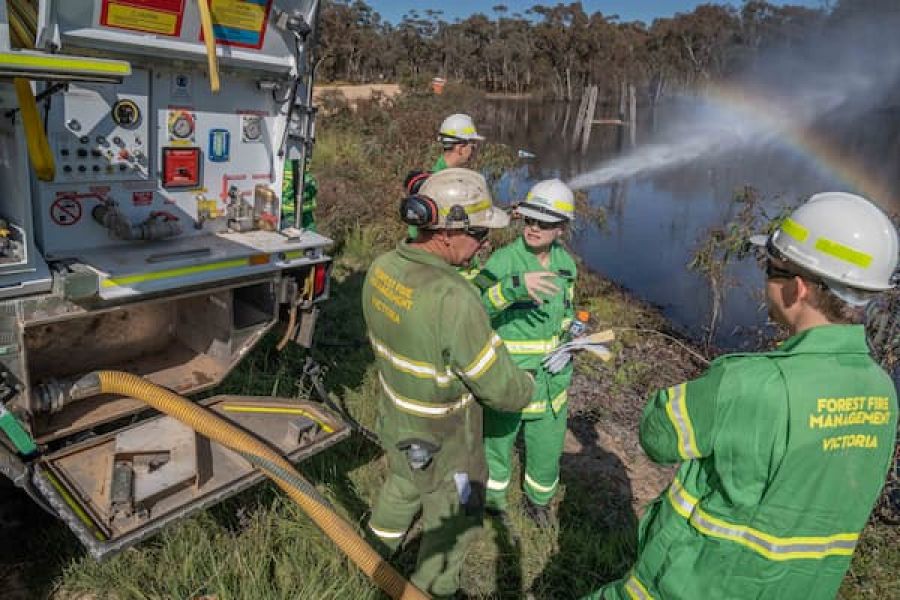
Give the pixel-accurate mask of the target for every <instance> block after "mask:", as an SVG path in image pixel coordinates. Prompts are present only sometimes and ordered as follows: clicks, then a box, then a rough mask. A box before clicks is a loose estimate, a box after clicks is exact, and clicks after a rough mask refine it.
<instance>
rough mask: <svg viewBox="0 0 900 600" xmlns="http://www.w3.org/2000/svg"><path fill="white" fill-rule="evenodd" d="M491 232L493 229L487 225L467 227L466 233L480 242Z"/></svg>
mask: <svg viewBox="0 0 900 600" xmlns="http://www.w3.org/2000/svg"><path fill="white" fill-rule="evenodd" d="M490 232H491V230H490V229H488V228H487V227H466V235H468V236H470V237H472V238H474V239H475V240H477V241H478V242H483V241H484V240H486V239H487V236H488V234H489V233H490Z"/></svg>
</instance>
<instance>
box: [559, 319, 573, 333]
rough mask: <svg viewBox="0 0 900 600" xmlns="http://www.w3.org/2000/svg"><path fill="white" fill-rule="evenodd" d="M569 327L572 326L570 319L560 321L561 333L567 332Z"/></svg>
mask: <svg viewBox="0 0 900 600" xmlns="http://www.w3.org/2000/svg"><path fill="white" fill-rule="evenodd" d="M571 325H572V319H571V318H566V319H563V320H562V323H561V324H560V329H562V330H563V331H568V330H569V327H570V326H571Z"/></svg>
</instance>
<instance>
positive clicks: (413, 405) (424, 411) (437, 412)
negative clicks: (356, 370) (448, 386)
mask: <svg viewBox="0 0 900 600" xmlns="http://www.w3.org/2000/svg"><path fill="white" fill-rule="evenodd" d="M378 379H379V380H380V381H381V387H382V389H384V393H385V394H387V397H388V398H390V400H391V402H393V403H394V406H396V407H397V408H398V409H399V410H402V411H403V412H405V413H408V414H411V415H415V416H417V417H427V418H431V419H433V418H439V417H446V416H447V415H449V414H451V413H453V412H455V411H457V410H459V409H461V408H464V407H465V406H467V405H468V404H470V403H471V402H472V401H473V400H474V399H475V398H474V396H472V394H465V395H464V396H463V397H462V398H460V399H459V400H457V401H456V402H449V403H442V404H438V403H436V402H422V401H420V400H413V399H412V398H407V397H406V396H402V395H400V394H398V393H397V392H396V391H394V390H392V389H391V388H390V386H388V384H387V382H385V380H384V376H383V375H382V374H381V373H379V374H378Z"/></svg>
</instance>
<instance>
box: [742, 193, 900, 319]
mask: <svg viewBox="0 0 900 600" xmlns="http://www.w3.org/2000/svg"><path fill="white" fill-rule="evenodd" d="M750 241H751V242H752V243H753V244H756V245H763V246H766V247H767V248H769V250H770V251H771V250H772V249H774V250H776V251H777V254H780V257H779V258H784V259H785V260H788V261H790V262H792V263H794V264H796V265H799V266H800V267H802V268H803V269H805V270H807V271H809V272H810V273H812V274H814V275H818V276H820V277H821V278H822V280H823V281H824V282H825V284H826V285H828V287H829V288H830V289H831V290H832V291H833V292H834V293H835V294H836V295H837V296H838V297H840V298H842V299H843V300H845V301H847V302H849V303H850V304H855V305H862V304H865V303H866V302H868V300H869V299H871V296H872V292H881V291H885V290H889V289H892V288H893V287H894V281H893V276H894V272H895V271H896V269H897V258H898V254H897V253H898V251H900V241H898V236H897V228H896V227H894V224H893V223H891V220H890V219H889V218H888V216H887V215H885V214H884V213H883V212H882V211H881V210H880V209H879V208H878V207H877V206H875V205H874V204H872V203H871V202H869V201H868V200H866V199H865V198H863V197H861V196H857V195H855V194H848V193H846V192H824V193H821V194H816V195H814V196H812V197H811V198H810V199H809V200H807V201H806V202H805V203H804V204H803V205H801V206H800V207H798V208H797V209H796V210H794V212H793V213H791V215H790V216H789V217H788V218H787V219H785V220H784V222H783V223H781V224H780V225H779V226H778V228H777V229H776V230H775V231H774V232H773V233H772V235H771V236H753V237H752V238H751V239H750ZM867 292H868V293H867Z"/></svg>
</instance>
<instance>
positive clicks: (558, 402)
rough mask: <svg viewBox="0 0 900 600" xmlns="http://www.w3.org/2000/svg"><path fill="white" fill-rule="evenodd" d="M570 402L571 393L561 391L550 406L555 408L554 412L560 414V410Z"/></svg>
mask: <svg viewBox="0 0 900 600" xmlns="http://www.w3.org/2000/svg"><path fill="white" fill-rule="evenodd" d="M568 400H569V392H568V391H567V390H563V391H561V392H560V393H559V394H557V395H556V398H554V399H553V400H551V401H550V406H552V407H553V412H559V410H560V409H561V408H562V407H563V406H564V405H565V403H566V402H567V401H568Z"/></svg>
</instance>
